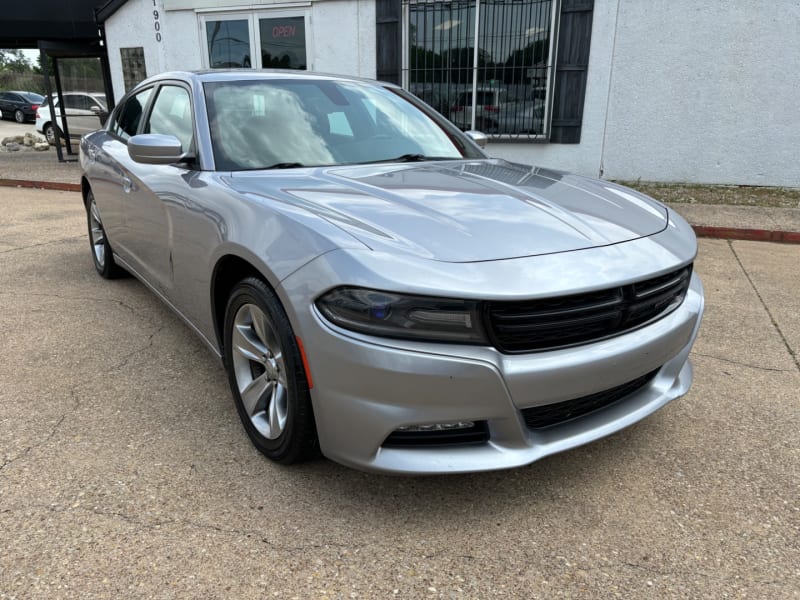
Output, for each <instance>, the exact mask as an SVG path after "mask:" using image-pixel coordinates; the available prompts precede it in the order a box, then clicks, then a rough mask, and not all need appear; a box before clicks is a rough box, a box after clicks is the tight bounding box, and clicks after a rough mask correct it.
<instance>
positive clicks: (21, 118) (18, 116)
mask: <svg viewBox="0 0 800 600" xmlns="http://www.w3.org/2000/svg"><path fill="white" fill-rule="evenodd" d="M14 120H15V121H16V122H17V123H24V122H25V113H23V112H22V111H21V110H19V109H17V110H15V111H14Z"/></svg>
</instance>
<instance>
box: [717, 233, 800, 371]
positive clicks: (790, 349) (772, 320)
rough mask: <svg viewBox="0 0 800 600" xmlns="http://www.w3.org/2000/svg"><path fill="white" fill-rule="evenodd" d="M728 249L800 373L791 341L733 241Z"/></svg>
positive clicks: (798, 362)
mask: <svg viewBox="0 0 800 600" xmlns="http://www.w3.org/2000/svg"><path fill="white" fill-rule="evenodd" d="M728 247H729V248H730V249H731V253H732V254H733V257H734V258H735V259H736V262H737V263H739V268H740V269H741V270H742V273H744V276H745V277H746V278H747V281H748V282H749V283H750V287H752V288H753V291H754V292H755V293H756V296H757V297H758V301H759V302H761V306H763V307H764V310H765V311H766V312H767V316H769V320H770V322H771V323H772V326H773V327H774V328H775V331H777V332H778V335H779V336H780V338H781V341H782V342H783V345H784V347H785V348H786V351H787V352H788V353H789V356H790V357H791V359H792V361H793V362H794V366H795V367H797V371H798V372H800V359H798V357H797V355H796V354H795V352H794V350H792V347H791V345H789V340H787V339H786V336H785V335H783V331H781V328H780V325H778V322H777V321H776V320H775V317H774V316H772V311H771V310H770V309H769V307H768V306H767V303H766V302H764V298H762V297H761V292H759V291H758V288H757V287H756V284H755V282H754V281H753V278H752V277H750V273H748V272H747V269H745V268H744V264H743V263H742V260H741V259H740V258H739V255H738V254H737V253H736V248H734V247H733V240H728Z"/></svg>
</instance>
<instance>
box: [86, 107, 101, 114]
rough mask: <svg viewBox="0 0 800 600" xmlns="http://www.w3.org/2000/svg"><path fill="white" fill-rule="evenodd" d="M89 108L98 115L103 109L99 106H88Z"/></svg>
mask: <svg viewBox="0 0 800 600" xmlns="http://www.w3.org/2000/svg"><path fill="white" fill-rule="evenodd" d="M89 110H90V111H92V112H93V113H94V114H96V115H99V114H100V113H101V112H103V109H102V108H100V107H99V106H90V107H89Z"/></svg>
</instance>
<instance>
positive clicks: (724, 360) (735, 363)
mask: <svg viewBox="0 0 800 600" xmlns="http://www.w3.org/2000/svg"><path fill="white" fill-rule="evenodd" d="M692 354H694V355H695V356H704V357H706V358H713V359H714V360H719V361H722V362H726V363H730V364H732V365H737V366H739V367H747V368H748V369H757V370H759V371H775V372H778V373H794V369H776V368H774V367H761V366H759V365H754V364H751V363H746V362H741V361H738V360H732V359H730V358H723V357H722V356H714V355H713V354H704V353H703V352H692Z"/></svg>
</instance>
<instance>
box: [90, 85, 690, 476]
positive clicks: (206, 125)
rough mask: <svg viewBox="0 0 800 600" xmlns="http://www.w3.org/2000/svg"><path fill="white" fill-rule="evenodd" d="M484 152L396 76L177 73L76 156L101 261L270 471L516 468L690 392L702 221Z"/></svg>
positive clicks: (632, 194) (621, 190) (133, 97)
mask: <svg viewBox="0 0 800 600" xmlns="http://www.w3.org/2000/svg"><path fill="white" fill-rule="evenodd" d="M481 139H483V140H485V138H484V137H483V136H480V135H479V134H478V133H470V134H469V135H465V134H464V133H462V132H461V131H459V130H458V128H456V127H455V126H454V125H453V124H452V123H450V122H448V120H447V119H445V118H443V117H442V116H441V115H439V114H438V113H436V112H435V111H432V110H430V109H429V108H428V107H426V106H424V105H422V104H421V103H420V102H419V101H418V100H417V99H416V98H414V97H413V96H412V95H411V94H410V93H409V92H407V91H406V90H403V89H401V88H400V87H398V86H395V85H392V84H388V83H380V82H369V81H365V80H356V79H349V78H341V77H334V76H326V75H318V74H314V73H310V72H304V71H288V72H280V71H269V72H258V71H244V70H243V71H234V72H225V71H217V70H214V71H205V72H200V73H164V74H162V75H159V76H156V77H154V78H151V79H148V80H146V81H144V82H142V83H141V84H139V85H138V86H137V87H135V88H134V89H133V90H131V91H130V92H129V93H128V95H127V96H125V97H123V99H122V100H121V101H120V103H119V105H118V106H117V108H116V109H115V110H114V112H113V114H112V115H111V117H110V118H109V119H108V124H107V125H106V127H105V128H103V129H101V130H99V131H96V132H94V133H91V134H89V135H86V136H84V137H83V138H82V139H81V144H80V164H81V170H82V181H81V184H82V185H81V189H82V194H83V195H82V200H83V204H84V207H85V210H86V217H87V222H88V234H89V235H88V238H89V248H88V249H90V251H91V257H92V261H93V263H94V267H95V269H96V270H97V272H98V274H99V275H100V276H102V277H105V278H112V277H115V276H118V275H120V274H124V273H125V272H126V271H127V272H129V273H131V274H133V275H135V276H136V277H138V278H139V279H140V280H141V281H142V282H143V283H144V284H145V285H147V286H148V287H149V288H150V289H151V290H152V291H153V292H154V293H155V294H156V295H157V296H158V297H159V298H161V299H162V300H163V301H165V302H166V304H167V305H168V306H170V307H171V308H172V309H173V310H174V311H175V312H176V313H177V314H178V315H180V316H181V317H182V318H183V319H184V320H185V321H186V322H187V323H188V324H189V326H190V327H191V328H192V330H193V331H194V332H195V333H197V334H198V335H199V336H200V338H201V339H202V340H203V341H205V343H206V344H207V345H208V347H209V348H210V349H211V351H212V352H213V353H214V354H215V355H216V356H217V357H219V358H221V359H222V364H223V365H224V367H225V369H226V371H227V376H228V382H229V384H230V387H231V393H232V395H233V399H234V402H235V404H236V408H237V411H238V413H239V416H240V418H241V421H242V424H243V425H244V429H245V431H246V432H247V434H248V436H249V437H250V439H251V441H252V442H253V444H254V445H255V447H256V448H257V449H258V450H259V451H261V452H262V453H263V454H264V455H266V456H267V457H269V458H270V459H272V460H275V461H278V462H281V463H291V462H296V461H298V460H301V459H303V458H306V457H308V456H313V455H314V453H315V452H316V450H317V449H318V448H319V449H320V450H321V451H322V453H323V454H325V455H326V456H328V457H330V458H332V459H334V460H337V461H339V462H341V463H344V464H346V465H350V466H353V467H358V468H362V469H370V470H375V471H384V472H393V473H453V472H465V471H483V470H489V469H502V468H508V467H514V466H520V465H525V464H528V463H531V462H533V461H536V460H538V459H540V458H542V457H544V456H547V455H549V454H553V453H555V452H561V451H563V450H567V449H569V448H574V447H576V446H579V445H581V444H585V443H588V442H591V441H593V440H597V439H599V438H601V437H604V436H606V435H610V434H611V433H613V432H615V431H619V430H620V429H623V428H624V427H627V426H629V425H632V424H633V423H635V422H637V421H639V420H641V419H643V418H645V417H646V416H647V415H649V414H651V413H653V412H655V411H656V410H658V409H659V408H661V407H662V406H664V405H665V404H667V403H668V402H670V401H672V400H674V399H676V398H678V397H680V396H682V395H683V394H685V393H686V392H687V391H688V390H689V386H690V384H691V381H692V367H691V365H690V363H689V351H690V350H691V347H692V344H693V343H694V340H695V337H696V336H697V332H698V329H699V326H700V319H701V316H702V313H703V288H702V284H701V282H700V279H699V278H698V276H697V274H696V273H695V272H694V270H693V262H694V259H695V256H696V254H697V241H696V239H695V236H694V233H693V231H692V228H691V227H690V226H689V224H688V223H686V221H685V220H683V219H682V218H681V217H680V216H679V215H678V214H677V213H675V212H674V211H673V210H672V209H670V208H669V207H667V206H664V205H663V204H661V203H659V202H656V201H655V200H653V199H652V198H649V197H647V196H645V195H643V194H640V193H638V192H636V191H634V190H631V189H628V188H625V187H623V186H620V185H617V184H615V183H612V182H609V181H601V180H597V179H590V178H587V177H580V176H576V175H570V174H569V173H564V172H561V171H555V170H552V169H544V168H536V167H530V166H526V165H521V164H515V163H510V162H506V161H503V160H497V159H492V158H489V157H487V156H486V155H485V154H484V153H483V151H482V150H481V149H480V147H479V145H478V144H477V143H476V142H477V141H480V140H481ZM98 351H100V350H98ZM198 364H199V363H198ZM141 376H142V377H146V376H147V374H146V373H143V374H142V375H141ZM169 393H170V392H169V390H165V392H164V394H165V396H168V395H169ZM669 418H671V419H677V418H680V414H678V412H673V413H671V414H670V417H669ZM184 425H186V423H178V424H165V427H166V426H169V427H183V426H184ZM209 442H210V440H207V439H206V440H203V439H197V440H196V443H197V444H198V446H202V445H203V444H207V443H209ZM212 443H213V441H212Z"/></svg>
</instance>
